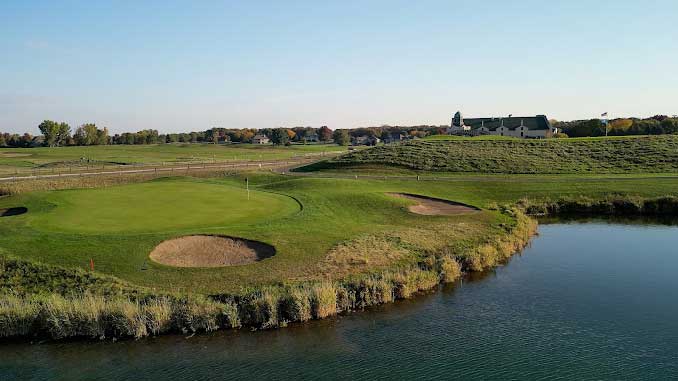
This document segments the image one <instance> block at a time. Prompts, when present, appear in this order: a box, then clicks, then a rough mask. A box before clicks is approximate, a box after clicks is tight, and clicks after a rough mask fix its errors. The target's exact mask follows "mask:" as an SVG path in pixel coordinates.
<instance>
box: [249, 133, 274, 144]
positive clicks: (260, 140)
mask: <svg viewBox="0 0 678 381" xmlns="http://www.w3.org/2000/svg"><path fill="white" fill-rule="evenodd" d="M270 142H271V139H269V138H268V136H266V135H263V134H256V135H254V137H253V138H252V144H268V143H270Z"/></svg>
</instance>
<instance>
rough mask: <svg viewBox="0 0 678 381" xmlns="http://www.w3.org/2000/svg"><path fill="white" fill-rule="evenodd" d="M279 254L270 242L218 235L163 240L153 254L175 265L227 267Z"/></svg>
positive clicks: (157, 260)
mask: <svg viewBox="0 0 678 381" xmlns="http://www.w3.org/2000/svg"><path fill="white" fill-rule="evenodd" d="M274 255H275V248H274V247H273V246H271V245H269V244H266V243H263V242H258V241H252V240H248V239H243V238H236V237H226V236H217V235H190V236H184V237H178V238H173V239H169V240H166V241H163V242H161V243H160V244H159V245H158V246H156V247H155V248H154V249H153V251H152V252H151V254H150V255H149V256H150V258H151V259H152V260H153V261H155V262H157V263H161V264H163V265H167V266H174V267H225V266H239V265H246V264H249V263H254V262H257V261H260V260H262V259H266V258H270V257H272V256H274Z"/></svg>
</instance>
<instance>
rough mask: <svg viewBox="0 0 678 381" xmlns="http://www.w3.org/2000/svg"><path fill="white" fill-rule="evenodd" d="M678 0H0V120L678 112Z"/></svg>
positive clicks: (117, 124)
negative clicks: (107, 0)
mask: <svg viewBox="0 0 678 381" xmlns="http://www.w3.org/2000/svg"><path fill="white" fill-rule="evenodd" d="M677 16H678V1H676V0H642V1H639V0H633V1H632V0H616V1H607V0H597V1H590V0H586V1H584V0H567V1H565V0H563V1H560V0H549V1H544V0H539V1H536V0H514V1H504V0H495V1H490V0H487V1H482V0H476V1H470V0H469V1H456V0H446V1H427V0H421V1H411V0H408V1H400V0H389V1H378V0H374V1H369V0H363V1H294V0H288V1H256V0H251V1H221V2H216V1H215V2H208V1H197V0H196V1H185V2H179V1H111V2H106V1H20V0H16V1H15V0H1V1H0V131H3V132H26V131H27V132H31V133H37V131H38V130H37V125H38V124H39V123H40V122H41V121H42V120H44V119H51V120H57V121H65V122H67V123H69V124H70V125H71V126H72V127H73V128H74V127H76V126H78V125H81V124H83V123H89V122H91V123H96V124H97V126H99V127H103V126H106V127H108V128H109V130H110V131H111V132H112V133H120V132H124V131H138V130H141V129H147V128H153V129H157V130H159V131H160V132H161V133H165V132H182V131H185V132H187V131H200V130H206V129H209V128H211V127H227V128H267V127H277V126H287V127H292V126H321V125H327V126H329V127H330V128H353V127H359V126H375V125H382V124H390V125H418V124H435V125H439V124H449V122H450V118H451V117H452V114H453V113H454V112H455V111H457V110H460V111H461V112H462V113H463V114H464V115H465V116H467V117H481V116H503V115H508V114H513V115H525V116H527V115H536V114H546V115H547V116H548V117H549V118H554V119H558V120H573V119H584V118H594V117H598V116H600V114H601V113H602V112H605V111H607V112H609V115H610V117H612V118H613V117H622V116H638V117H645V116H652V115H655V114H667V115H673V114H678V96H676V90H678V22H676V17H677Z"/></svg>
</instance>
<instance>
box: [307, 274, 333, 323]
mask: <svg viewBox="0 0 678 381" xmlns="http://www.w3.org/2000/svg"><path fill="white" fill-rule="evenodd" d="M311 290H312V292H311V313H312V315H313V317H314V318H315V319H323V318H326V317H328V316H333V315H336V314H337V288H336V287H335V285H334V284H333V283H330V282H322V283H318V284H315V285H313V286H312V288H311Z"/></svg>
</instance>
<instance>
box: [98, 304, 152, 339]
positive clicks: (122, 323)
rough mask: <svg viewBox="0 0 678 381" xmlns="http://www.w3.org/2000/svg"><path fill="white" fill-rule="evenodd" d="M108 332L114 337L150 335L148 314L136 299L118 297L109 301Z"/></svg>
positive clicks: (106, 317)
mask: <svg viewBox="0 0 678 381" xmlns="http://www.w3.org/2000/svg"><path fill="white" fill-rule="evenodd" d="M105 319H106V322H107V333H108V334H109V335H110V336H114V337H124V336H131V337H135V338H140V337H144V336H146V335H148V330H147V329H146V316H145V314H144V311H142V309H141V306H140V305H139V303H138V302H136V301H131V300H129V299H117V300H112V301H109V302H108V303H107V306H106V312H105Z"/></svg>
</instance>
